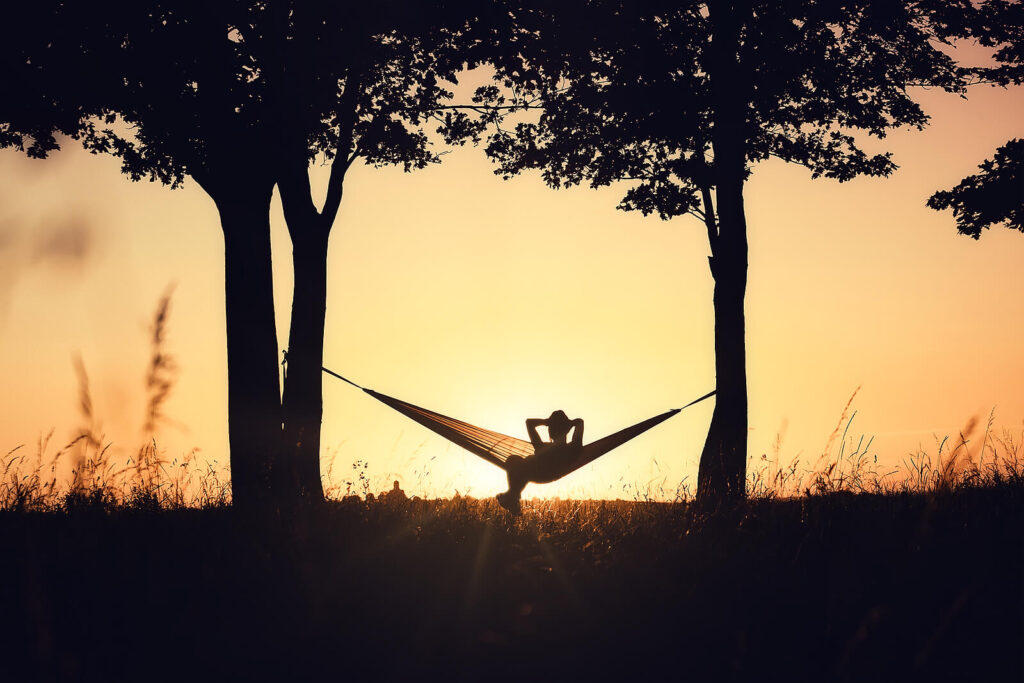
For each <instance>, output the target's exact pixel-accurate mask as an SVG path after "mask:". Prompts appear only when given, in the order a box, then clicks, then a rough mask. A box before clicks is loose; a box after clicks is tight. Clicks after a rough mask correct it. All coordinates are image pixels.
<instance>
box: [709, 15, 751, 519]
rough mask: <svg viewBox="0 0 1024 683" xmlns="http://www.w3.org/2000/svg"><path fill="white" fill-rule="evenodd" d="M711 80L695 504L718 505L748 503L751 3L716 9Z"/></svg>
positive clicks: (713, 17)
mask: <svg viewBox="0 0 1024 683" xmlns="http://www.w3.org/2000/svg"><path fill="white" fill-rule="evenodd" d="M709 7H710V11H711V15H710V19H711V21H712V25H713V29H712V30H713V32H714V35H713V38H712V41H711V59H710V64H709V75H710V77H711V93H712V98H713V104H714V111H713V114H712V124H713V125H712V131H711V133H712V134H711V143H712V147H713V149H714V165H713V178H714V184H715V189H716V194H717V204H718V235H717V236H716V237H714V238H713V239H712V243H711V252H712V258H711V260H710V263H711V274H712V276H713V277H714V279H715V293H714V310H715V377H716V390H717V394H716V400H715V411H714V413H713V414H712V416H711V426H710V428H709V429H708V437H707V440H706V441H705V443H704V450H703V452H702V453H701V456H700V467H699V470H698V473H697V500H698V501H699V502H702V503H705V504H711V505H715V504H721V503H728V502H732V501H737V500H741V499H742V498H743V497H744V496H745V495H746V478H747V357H746V324H745V319H744V308H743V307H744V298H745V296H746V290H747V220H746V216H745V214H744V210H743V182H744V178H745V176H746V135H747V122H746V110H747V103H748V96H747V95H748V90H749V88H748V87H747V86H748V85H749V80H748V79H747V78H745V75H744V72H743V69H742V68H741V64H740V58H739V51H740V36H741V27H742V26H743V23H744V21H745V17H744V16H743V14H749V12H750V7H749V5H748V4H747V3H742V2H738V3H729V2H723V3H718V4H716V3H712V4H711V5H710V6H709Z"/></svg>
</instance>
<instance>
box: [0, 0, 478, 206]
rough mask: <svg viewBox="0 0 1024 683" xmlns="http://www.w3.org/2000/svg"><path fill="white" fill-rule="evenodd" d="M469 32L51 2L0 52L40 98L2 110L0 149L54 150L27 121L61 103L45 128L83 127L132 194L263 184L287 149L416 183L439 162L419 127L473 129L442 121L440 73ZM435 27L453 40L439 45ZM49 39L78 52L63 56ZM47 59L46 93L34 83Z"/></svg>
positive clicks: (446, 17) (184, 3)
mask: <svg viewBox="0 0 1024 683" xmlns="http://www.w3.org/2000/svg"><path fill="white" fill-rule="evenodd" d="M462 11H464V10H462ZM464 21H465V20H464V17H463V14H461V13H460V9H459V5H458V3H416V2H411V1H402V0H381V1H379V2H375V3H366V4H364V3H360V4H359V5H350V4H348V3H325V4H323V5H319V4H312V3H292V2H283V1H280V0H268V1H264V2H254V1H252V0H225V1H224V2H207V1H205V0H175V1H174V2H170V1H165V2H160V1H157V2H142V3H123V4H121V3H117V4H114V5H108V6H100V7H91V8H90V10H89V11H88V12H86V11H84V10H83V11H81V12H79V11H76V9H75V3H70V4H66V5H65V4H63V3H59V2H54V3H52V5H51V6H50V10H49V14H46V15H44V13H43V12H36V13H34V14H33V15H32V16H29V17H27V18H26V20H25V24H26V26H27V27H28V29H29V30H28V31H27V33H26V36H27V37H26V38H25V40H23V41H21V44H18V45H14V46H11V45H7V46H6V47H5V48H3V49H4V53H3V55H2V58H3V60H4V64H5V66H6V65H15V66H17V65H19V64H21V63H29V62H30V63H31V66H32V67H33V68H21V67H19V68H18V69H14V70H12V71H9V72H8V78H7V82H8V84H9V88H8V89H9V90H10V91H16V92H20V93H24V94H26V95H35V96H36V97H35V99H31V98H29V97H27V96H26V97H22V98H21V99H19V100H18V101H19V102H23V103H24V104H23V105H19V107H18V108H17V109H16V110H14V111H10V107H7V111H0V118H2V119H3V121H4V123H3V124H0V141H2V144H4V145H14V146H24V145H25V144H26V136H30V137H31V139H32V141H30V142H28V143H27V144H29V145H30V150H31V152H30V153H33V154H36V155H41V154H44V153H45V152H46V151H48V150H50V149H53V148H55V147H56V143H55V141H53V140H52V139H51V138H48V137H47V134H46V130H45V129H38V128H33V126H32V125H30V122H31V121H33V120H39V118H40V117H37V116H35V115H36V113H37V112H38V111H39V110H40V109H43V108H45V107H47V106H50V105H52V104H54V103H56V104H57V105H59V107H58V109H57V111H58V112H60V113H62V114H63V112H65V111H67V112H69V116H68V118H67V122H65V119H64V118H60V117H49V118H43V120H44V121H46V122H47V124H48V125H49V126H50V128H55V129H56V130H61V131H65V132H69V133H75V134H80V133H81V132H82V130H83V129H81V128H76V126H82V125H86V126H87V130H86V131H85V132H87V133H88V134H87V135H84V136H83V140H84V142H85V144H86V146H87V147H88V148H89V149H90V150H91V151H93V152H96V153H110V154H113V155H115V156H118V157H120V158H121V159H122V163H123V171H124V172H125V173H126V174H127V175H129V176H130V177H131V178H132V179H133V180H140V179H142V178H149V179H150V180H154V181H159V182H162V183H165V184H168V185H171V186H172V187H176V186H178V185H180V184H181V182H182V181H183V179H184V177H185V176H186V175H190V176H192V177H193V178H194V179H195V180H197V181H198V182H199V183H200V184H201V185H203V186H204V187H205V188H206V189H208V190H209V189H215V188H217V187H218V186H219V185H221V184H223V183H224V182H225V175H226V174H229V173H230V172H232V171H234V172H236V173H239V174H247V173H254V172H255V173H264V174H270V175H273V172H274V167H275V164H276V163H277V161H278V159H279V158H280V157H281V156H282V155H285V154H293V153H294V149H295V147H296V146H301V147H302V148H303V149H304V152H303V155H304V157H305V158H307V159H312V158H314V157H315V156H316V155H318V154H326V155H327V156H328V157H333V156H334V155H335V153H340V154H343V155H346V156H347V157H348V162H349V163H351V160H352V159H354V158H356V157H361V158H363V159H364V160H365V161H366V162H367V163H370V164H373V165H377V166H380V165H387V164H397V165H400V166H402V167H404V168H405V169H406V170H411V169H413V168H420V167H423V166H425V165H426V164H429V163H432V162H435V161H437V160H438V154H437V152H434V151H432V150H431V149H430V144H429V140H428V137H427V132H428V128H426V126H428V125H429V126H433V127H434V128H443V131H442V132H443V133H444V134H445V137H446V138H448V139H450V140H451V141H461V140H462V139H465V138H466V137H467V136H471V132H470V131H471V130H472V129H473V124H471V123H469V119H468V116H467V115H465V114H463V113H461V112H449V113H448V115H447V116H445V117H441V116H440V115H439V111H440V108H439V104H440V103H441V102H442V101H444V100H446V99H448V98H450V97H451V92H450V91H449V90H447V89H446V87H445V81H446V80H447V81H450V80H454V75H455V73H456V71H457V70H458V69H459V68H460V67H461V62H456V61H454V60H448V61H445V59H444V57H443V55H444V54H445V52H444V48H445V42H444V41H451V40H453V39H454V37H457V36H458V35H459V33H458V28H459V26H460V22H461V23H464ZM442 22H450V24H451V25H450V26H449V28H451V27H452V26H453V27H454V29H453V30H449V31H447V32H445V33H444V34H443V35H442V33H441V32H440V31H439V30H438V27H439V26H440V25H441V23H442ZM54 32H55V33H56V34H58V35H61V36H63V35H65V34H66V35H68V36H71V37H72V43H71V44H70V45H69V46H68V47H67V49H62V50H61V51H60V52H59V54H54V53H55V52H56V51H55V50H53V49H51V45H50V44H49V43H51V42H53V41H51V39H50V35H51V33H54ZM43 57H48V58H50V59H49V61H48V62H47V66H48V67H51V66H52V68H50V69H49V70H48V71H47V72H46V74H47V78H46V79H42V78H39V71H38V69H36V68H35V65H36V63H37V61H38V60H39V59H41V58H43ZM8 102H10V100H8ZM23 112H25V115H24V116H21V114H22V113H23ZM95 115H99V116H100V118H98V119H97V118H93V119H91V120H89V121H88V123H87V124H83V123H82V122H83V121H85V119H87V117H89V116H95ZM19 117H20V118H19Z"/></svg>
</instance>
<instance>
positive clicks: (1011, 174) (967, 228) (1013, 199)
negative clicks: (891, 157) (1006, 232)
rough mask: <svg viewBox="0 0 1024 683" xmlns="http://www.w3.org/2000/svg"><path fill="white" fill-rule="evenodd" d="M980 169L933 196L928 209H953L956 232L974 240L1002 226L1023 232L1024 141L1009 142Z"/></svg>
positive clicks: (983, 163) (982, 164)
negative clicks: (996, 226)
mask: <svg viewBox="0 0 1024 683" xmlns="http://www.w3.org/2000/svg"><path fill="white" fill-rule="evenodd" d="M978 168H980V169H981V173H976V174H974V175H971V176H967V177H966V178H964V179H963V180H962V181H960V183H959V184H958V185H957V186H956V187H954V188H952V189H950V190H944V191H940V192H936V193H935V194H933V195H932V196H931V198H930V199H929V200H928V206H930V207H931V208H933V209H938V210H941V209H953V216H954V217H955V218H956V227H957V230H958V231H960V233H962V234H964V235H969V236H970V237H973V238H974V239H978V238H979V237H981V231H982V230H984V229H986V228H988V227H989V226H992V225H998V224H1000V223H1005V224H1006V227H1008V228H1011V229H1013V230H1019V231H1021V232H1024V140H1018V139H1014V140H1010V141H1009V142H1007V143H1006V144H1005V145H1003V146H1002V147H1000V148H999V149H997V150H996V154H995V157H993V158H992V159H986V160H985V161H984V162H982V163H981V165H980V166H979V167H978Z"/></svg>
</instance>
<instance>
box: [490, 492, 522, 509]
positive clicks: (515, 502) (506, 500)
mask: <svg viewBox="0 0 1024 683" xmlns="http://www.w3.org/2000/svg"><path fill="white" fill-rule="evenodd" d="M495 498H497V499H498V505H500V506H501V507H503V508H505V509H506V510H508V511H509V512H511V513H512V514H513V515H519V514H522V512H523V510H522V508H520V507H519V496H513V495H512V492H511V491H505V493H499V494H498V495H497V496H495Z"/></svg>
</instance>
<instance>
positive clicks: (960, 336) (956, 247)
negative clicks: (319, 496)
mask: <svg viewBox="0 0 1024 683" xmlns="http://www.w3.org/2000/svg"><path fill="white" fill-rule="evenodd" d="M920 100H921V101H922V102H923V103H924V106H925V108H926V111H927V112H928V113H929V114H931V116H932V117H933V118H932V124H931V125H930V126H929V127H928V128H927V129H926V130H925V131H924V132H915V131H906V132H902V131H901V132H899V133H896V134H894V135H892V136H891V138H890V139H889V140H887V141H886V145H885V147H884V148H885V149H890V150H892V151H893V152H894V153H895V160H896V161H897V163H898V164H899V165H900V169H899V170H898V171H897V172H896V174H895V175H894V176H892V177H891V178H889V179H863V178H862V179H857V180H854V181H852V182H849V183H845V184H839V183H837V182H834V181H830V180H813V181H812V180H811V179H810V174H809V172H808V171H806V170H805V169H803V168H800V167H797V166H793V165H786V164H784V163H782V162H778V161H770V162H765V163H762V164H760V165H758V166H757V167H756V169H755V172H754V174H753V176H752V178H751V180H750V181H749V182H748V184H747V189H746V209H747V217H748V221H749V233H750V279H749V290H748V294H747V323H748V359H749V361H748V362H749V387H750V425H751V433H750V454H751V455H753V456H754V457H755V458H759V457H760V455H761V454H762V453H767V454H769V456H770V457H773V456H772V453H773V444H774V443H775V442H776V439H777V437H779V436H781V448H780V457H781V460H782V461H783V463H787V462H789V461H791V460H793V459H794V458H799V459H800V461H801V462H802V463H806V464H807V465H808V466H810V465H811V464H813V462H814V461H815V460H816V459H817V458H818V456H819V455H821V453H822V449H823V448H824V447H825V445H826V443H827V441H828V438H829V435H830V434H831V433H832V431H833V429H834V428H835V426H836V423H837V421H838V420H839V418H840V415H841V414H842V411H843V408H844V406H845V405H846V403H847V401H848V399H849V398H850V396H851V395H852V394H853V393H854V391H855V390H856V389H857V388H858V387H861V389H860V392H859V393H858V394H857V396H856V398H855V400H854V402H853V406H852V408H853V409H855V410H857V411H858V412H857V416H856V418H855V420H854V422H853V424H852V426H851V428H850V435H851V436H853V437H856V438H859V437H860V435H861V434H865V435H866V436H867V437H871V436H874V437H875V440H874V443H873V446H872V451H873V453H877V454H878V456H879V461H880V463H882V464H883V466H886V465H888V464H895V463H898V462H900V461H902V459H903V458H904V457H905V456H906V455H907V453H908V452H910V451H915V450H917V448H918V446H919V445H920V446H923V447H925V448H927V449H928V450H930V451H931V452H932V453H934V452H935V450H936V437H935V435H937V436H938V438H941V437H942V436H944V435H951V436H953V435H955V434H957V432H958V431H959V430H960V429H961V428H962V427H963V426H964V424H965V423H966V422H967V421H968V420H969V419H970V418H971V417H973V416H980V417H981V418H982V420H984V418H986V417H987V415H988V413H989V411H990V410H992V409H993V408H995V418H996V425H997V426H998V427H1006V428H1009V429H1013V430H1015V431H1016V433H1017V434H1018V435H1019V434H1020V432H1021V429H1022V424H1024V423H1022V420H1024V391H1022V387H1024V357H1022V354H1021V344H1022V341H1021V339H1022V333H1024V296H1022V290H1024V278H1022V276H1021V264H1022V263H1024V235H1021V234H1019V233H1016V232H1011V231H1009V230H1006V229H1005V228H1003V227H997V228H994V229H992V230H989V231H986V233H985V234H983V236H982V238H981V240H980V241H977V242H975V241H974V240H971V239H969V238H967V237H963V236H960V235H958V234H957V233H956V229H955V226H954V222H953V217H952V214H951V213H949V212H942V213H940V212H935V211H932V210H931V209H928V208H927V207H926V206H925V201H926V200H927V198H928V196H929V195H930V194H931V193H932V192H933V191H935V190H937V189H945V188H948V187H950V186H952V185H954V184H955V183H956V182H957V181H959V179H960V178H962V177H963V176H965V175H967V174H970V173H972V172H974V171H975V170H976V167H977V165H978V164H979V163H980V162H981V161H982V160H984V159H985V158H987V157H991V156H992V153H993V151H994V150H995V148H996V147H997V146H998V145H1000V144H1002V143H1004V142H1006V140H1007V139H1009V138H1011V137H1015V136H1016V137H1021V136H1024V88H1015V89H1010V90H1002V89H996V88H989V87H976V88H974V89H972V90H971V92H970V99H969V100H962V99H959V98H957V97H955V96H951V95H947V94H944V93H942V92H938V91H929V92H921V94H920ZM875 144H876V143H872V145H873V146H874V145H875ZM492 168H493V167H492V166H491V164H490V162H489V161H488V160H487V159H486V158H485V157H484V154H483V152H482V151H481V150H480V149H474V148H471V147H470V148H464V149H457V150H455V151H453V152H451V153H450V154H448V155H446V156H445V157H444V162H443V163H442V164H440V165H437V166H434V167H431V168H429V169H427V170H424V171H418V172H415V173H411V174H404V173H402V172H401V170H399V169H383V170H382V169H373V168H369V167H363V166H357V167H354V168H353V169H352V171H351V172H350V173H349V176H348V179H347V182H346V187H345V198H344V202H343V204H342V208H341V212H340V214H339V217H338V221H337V222H336V224H335V228H334V233H333V236H332V241H331V251H330V262H329V293H328V311H327V332H326V342H325V359H324V363H325V365H326V366H327V367H330V368H332V369H333V370H335V371H337V372H339V373H341V374H343V375H346V376H347V377H350V378H351V379H353V380H354V381H356V382H359V383H361V384H363V385H365V386H368V387H371V388H374V389H376V390H378V391H381V392H383V393H387V394H391V395H394V396H397V397H399V398H402V399H405V400H408V401H410V402H413V403H416V404H419V405H422V406H425V407H428V408H431V409H434V410H437V411H439V412H443V413H446V414H448V415H452V416H455V417H458V418H461V419H464V420H467V421H470V422H473V423H475V424H479V425H481V426H483V427H487V428H489V429H494V430H498V431H502V432H505V433H507V434H511V435H513V436H518V437H520V438H525V435H526V431H525V426H524V420H525V419H526V418H527V417H544V416H547V415H548V414H549V413H550V412H551V411H552V410H553V409H555V408H561V409H563V410H565V411H566V413H568V415H569V416H570V417H583V418H584V419H585V420H586V433H587V437H588V438H587V440H588V441H589V440H591V439H593V438H597V437H600V436H603V435H604V434H606V433H609V432H611V431H615V430H617V429H619V428H621V427H624V426H626V425H629V424H632V423H634V422H637V421H639V420H641V419H644V418H647V417H650V416H652V415H655V414H657V413H660V412H662V411H664V410H667V409H669V408H673V407H679V406H681V405H683V404H684V403H687V402H688V401H690V400H691V399H693V398H695V397H697V396H699V395H701V394H704V393H705V392H707V391H709V390H710V389H712V388H714V369H713V347H712V325H713V319H712V309H711V291H712V281H711V276H710V274H709V272H708V267H707V255H708V245H707V238H706V235H705V231H704V227H703V225H702V224H701V223H699V222H698V221H697V220H696V219H695V218H692V217H682V218H677V219H674V220H672V221H668V222H663V221H660V220H658V219H657V218H655V217H650V218H644V217H642V216H641V215H639V214H634V213H624V212H621V211H617V210H616V209H615V205H616V204H617V203H618V200H619V198H620V197H621V195H622V194H623V192H624V191H625V186H619V187H611V188H605V189H602V190H599V191H594V190H590V189H588V188H575V189H572V190H561V191H557V192H556V191H552V190H550V189H548V188H546V187H545V186H544V185H543V184H542V183H541V181H540V179H539V177H538V176H536V175H532V174H531V175H524V176H522V177H518V178H516V179H514V180H511V181H507V182H506V181H502V180H501V179H500V178H498V177H496V176H494V175H493V172H492ZM314 177H315V178H316V179H319V180H320V181H321V184H322V183H323V182H325V181H326V169H325V168H318V169H317V170H316V172H315V174H314ZM272 221H273V230H274V244H273V246H274V250H275V251H274V258H275V278H276V295H277V297H276V302H277V324H278V330H279V340H280V346H281V348H282V349H283V348H285V347H286V346H287V338H286V335H287V328H288V315H289V309H290V296H291V273H290V269H291V260H290V251H289V250H290V244H289V241H288V236H287V232H286V229H285V225H284V220H283V217H282V216H281V210H280V201H279V199H278V198H277V197H276V196H275V202H274V205H273V218H272ZM223 277H224V273H223V241H222V237H221V232H220V227H219V224H218V219H217V212H216V210H215V208H214V205H213V202H212V201H211V200H210V199H209V198H208V197H207V195H206V194H205V193H203V192H202V191H201V190H200V189H199V188H198V187H197V186H196V185H195V183H193V182H187V183H186V186H185V187H184V189H181V190H176V191H172V190H169V189H167V188H164V187H161V186H159V185H155V184H151V183H145V182H143V183H134V184H133V183H131V182H129V181H128V179H127V178H126V177H124V176H122V175H121V174H120V172H119V164H118V162H117V161H116V160H115V159H112V158H109V157H97V156H91V155H89V154H87V153H85V152H83V151H82V150H81V149H79V148H77V147H76V145H75V144H74V143H69V144H66V145H65V149H64V150H63V151H61V152H59V153H57V154H55V155H54V156H53V157H52V158H51V159H49V160H45V161H36V160H28V159H26V158H24V157H23V156H22V155H19V154H18V153H17V152H14V151H12V150H4V151H0V378H2V380H3V384H2V386H3V391H2V393H0V454H2V453H6V452H7V451H8V450H10V449H11V448H13V447H15V446H17V445H18V444H21V443H27V444H29V445H30V449H31V451H32V452H34V450H35V447H34V445H33V444H35V442H36V440H37V439H38V438H39V436H40V434H44V433H46V432H47V431H49V430H50V429H51V428H55V429H56V432H55V441H60V442H61V443H64V442H66V441H67V440H69V439H70V438H71V437H72V436H73V435H74V434H75V433H76V430H77V426H78V425H79V423H80V418H79V415H78V391H77V385H76V378H75V373H74V370H73V367H72V362H71V359H72V357H73V355H74V354H80V355H81V357H82V359H83V361H84V363H85V366H86V368H87V370H88V373H89V379H90V386H91V391H92V394H93V402H94V405H95V412H96V413H97V415H98V416H99V418H100V419H101V421H102V431H103V432H104V433H105V434H106V436H107V440H109V441H113V443H114V446H113V448H114V449H115V451H117V452H120V453H123V454H129V453H132V452H134V450H135V449H136V448H137V447H138V445H139V443H140V441H141V439H142V438H143V434H142V424H143V410H144V398H143V397H144V392H143V380H144V375H145V371H146V364H147V359H148V356H147V354H148V346H147V344H148V333H147V328H148V326H149V324H150V320H151V317H152V314H153V311H154V309H155V307H156V304H157V301H158V299H159V297H160V295H161V293H162V292H164V291H165V290H167V288H168V287H169V286H171V285H174V294H173V303H172V312H171V318H170V332H169V337H168V350H169V351H170V352H171V353H172V354H173V355H174V356H175V358H176V360H177V363H178V365H179V367H180V375H179V381H178V383H177V385H176V386H175V388H174V392H173V395H172V397H171V399H170V401H169V402H168V404H167V407H166V413H167V415H168V417H169V418H170V420H169V421H168V423H166V424H165V425H164V426H163V427H162V428H161V432H160V435H159V445H160V448H161V449H162V450H164V451H165V454H166V456H167V457H169V458H173V457H179V456H181V455H182V454H184V453H186V452H188V451H190V450H191V449H192V448H193V447H197V448H199V449H200V456H201V457H202V458H205V459H208V460H211V461H217V462H219V463H222V464H224V463H226V462H227V387H226V376H227V370H226V352H225V334H224V293H223ZM712 405H713V403H712V402H711V401H707V402H705V403H703V404H701V405H699V406H696V407H694V408H690V409H688V410H687V411H685V412H683V413H681V414H680V415H678V416H676V417H674V418H673V419H672V420H670V421H668V422H666V423H665V424H663V425H661V426H659V427H657V428H655V429H654V430H652V431H651V432H648V433H647V434H644V435H643V436H642V437H640V438H638V439H636V440H635V441H633V442H630V443H629V444H627V445H626V446H623V447H622V448H620V449H618V450H616V451H613V452H612V453H611V454H609V455H607V456H605V457H603V458H601V459H600V460H599V461H598V462H596V463H594V464H593V465H590V466H588V467H586V468H583V469H582V470H580V471H578V472H576V473H574V474H573V475H571V476H569V477H567V478H566V479H564V480H563V481H561V482H558V483H556V484H551V485H545V486H537V485H531V486H530V487H528V488H527V489H526V492H525V496H526V497H528V498H529V497H532V496H541V495H548V496H554V495H561V496H566V495H575V496H594V497H610V498H614V497H627V498H632V497H633V495H634V490H633V489H632V488H626V489H624V488H623V487H624V486H626V485H629V486H631V487H639V488H640V489H641V490H642V491H647V490H650V491H651V492H652V493H653V494H654V495H656V496H659V497H665V496H667V497H669V498H671V497H672V496H673V495H674V494H675V491H676V489H677V486H678V485H679V484H680V482H683V481H685V482H687V483H688V484H689V486H690V488H691V490H692V488H693V486H694V485H695V483H696V474H697V461H698V457H699V455H700V449H701V446H702V444H703V440H704V435H705V433H706V430H707V426H708V423H709V421H710V417H711V411H712ZM978 436H979V437H980V434H979V435H978ZM323 444H324V447H325V449H326V450H327V451H328V452H329V456H330V461H331V462H333V463H334V479H335V481H343V480H345V479H346V478H348V479H351V477H352V474H353V469H352V464H353V462H355V461H357V460H362V461H366V462H368V463H369V469H368V470H367V473H368V474H369V476H370V477H371V478H372V479H373V481H374V488H375V489H378V490H379V487H382V486H384V485H385V483H386V482H388V483H389V482H390V481H391V480H392V479H398V480H399V481H400V482H401V484H402V486H403V488H405V490H406V491H408V492H410V493H420V494H429V495H449V494H451V493H453V492H454V491H455V490H458V491H460V492H461V493H467V492H468V493H471V494H473V495H478V496H486V495H493V494H494V493H496V492H498V491H499V490H502V489H503V487H504V473H503V472H502V471H501V470H499V469H497V468H496V467H493V466H491V465H488V464H487V463H485V462H483V461H482V460H480V459H478V458H476V457H475V456H473V455H471V454H469V453H466V452H464V451H462V450H460V449H459V448H458V447H456V446H454V445H450V444H448V443H447V442H446V441H444V440H443V439H441V438H440V437H437V436H435V435H433V434H432V433H430V432H428V431H426V430H425V429H423V428H422V427H420V426H419V425H417V424H415V423H413V422H411V421H409V420H408V419H407V418H405V417H402V416H401V415H398V414H397V413H394V412H393V411H391V410H390V409H389V408H387V407H385V406H383V405H382V404H380V403H377V402H376V401H374V400H372V399H371V398H370V397H368V396H366V395H364V394H362V393H361V392H358V391H357V390H355V389H353V388H352V387H350V386H348V385H347V384H344V383H342V382H339V381H338V380H335V379H332V378H330V377H325V379H324V429H323ZM52 450H53V448H51V452H52ZM342 488H344V487H342Z"/></svg>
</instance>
